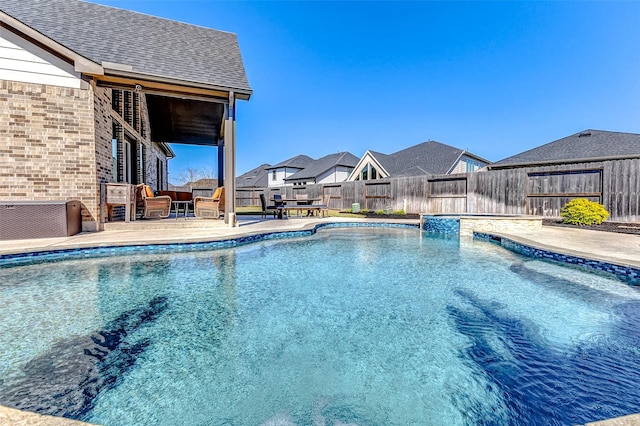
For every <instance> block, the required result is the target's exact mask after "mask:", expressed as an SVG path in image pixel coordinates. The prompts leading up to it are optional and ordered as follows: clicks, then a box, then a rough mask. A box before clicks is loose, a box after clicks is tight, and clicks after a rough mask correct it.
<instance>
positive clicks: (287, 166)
mask: <svg viewBox="0 0 640 426" xmlns="http://www.w3.org/2000/svg"><path fill="white" fill-rule="evenodd" d="M313 161H314V160H313V158H311V157H307V156H306V155H297V156H295V157H292V158H289V159H288V160H284V161H282V162H280V163H278V164H276V165H274V166H270V167H267V168H266V169H265V170H267V171H268V172H269V187H275V186H284V185H287V183H286V182H285V179H286V178H288V177H290V176H293V175H294V174H296V173H298V172H299V171H300V170H302V169H304V168H305V167H307V166H308V165H309V164H310V163H311V162H313ZM289 185H290V184H289Z"/></svg>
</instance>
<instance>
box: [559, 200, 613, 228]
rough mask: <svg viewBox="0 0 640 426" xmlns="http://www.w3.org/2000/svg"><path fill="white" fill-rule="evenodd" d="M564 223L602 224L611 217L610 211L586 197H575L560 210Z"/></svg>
mask: <svg viewBox="0 0 640 426" xmlns="http://www.w3.org/2000/svg"><path fill="white" fill-rule="evenodd" d="M560 217H562V222H563V223H569V224H571V225H579V226H590V225H600V224H601V223H602V222H604V221H605V220H606V219H607V218H608V217H609V212H608V211H607V210H606V209H605V208H604V206H603V205H602V204H599V203H596V202H593V201H589V200H587V199H586V198H574V199H573V200H571V201H569V202H568V203H567V204H565V206H564V207H563V208H562V210H560Z"/></svg>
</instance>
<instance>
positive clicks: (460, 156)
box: [447, 150, 466, 175]
mask: <svg viewBox="0 0 640 426" xmlns="http://www.w3.org/2000/svg"><path fill="white" fill-rule="evenodd" d="M465 152H466V151H465V150H462V151H460V154H459V155H458V158H456V160H455V161H454V162H453V164H452V165H451V167H449V170H447V174H448V175H450V174H451V172H452V171H453V170H454V169H455V168H456V166H457V165H458V162H459V161H460V159H461V158H462V156H463V155H464V153H465Z"/></svg>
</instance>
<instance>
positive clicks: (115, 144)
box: [111, 135, 118, 182]
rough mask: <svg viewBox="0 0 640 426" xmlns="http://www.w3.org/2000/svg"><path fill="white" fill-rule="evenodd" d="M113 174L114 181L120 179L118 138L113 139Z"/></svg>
mask: <svg viewBox="0 0 640 426" xmlns="http://www.w3.org/2000/svg"><path fill="white" fill-rule="evenodd" d="M111 176H113V181H114V182H117V181H118V138H116V137H115V135H114V138H113V139H111Z"/></svg>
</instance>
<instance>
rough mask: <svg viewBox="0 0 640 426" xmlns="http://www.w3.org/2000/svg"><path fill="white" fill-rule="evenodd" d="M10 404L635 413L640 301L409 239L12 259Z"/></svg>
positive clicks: (537, 264) (472, 251)
mask: <svg viewBox="0 0 640 426" xmlns="http://www.w3.org/2000/svg"><path fill="white" fill-rule="evenodd" d="M0 306H2V307H3V308H2V309H1V310H0V327H1V330H0V331H1V332H0V405H6V406H12V407H17V408H22V409H27V410H31V411H37V412H40V413H43V414H53V415H61V416H66V417H72V418H76V419H81V420H85V421H90V422H93V423H98V424H103V425H145V424H149V425H151V424H153V425H176V424H189V425H260V424H263V425H413V424H420V425H485V424H486V425H496V424H498V425H502V424H513V425H532V424H541V425H542V424H544V425H546V424H560V425H571V424H578V423H584V422H587V421H592V420H597V419H603V418H609V417H614V416H620V415H624V414H630V413H634V412H640V386H638V385H637V384H638V383H640V291H639V289H638V288H637V287H632V286H629V285H627V284H624V283H622V282H619V281H617V280H614V279H611V278H608V277H603V276H599V275H594V274H590V273H586V272H583V271H580V270H576V269H569V268H565V267H562V266H558V265H555V264H550V263H544V262H542V261H538V260H533V259H528V258H524V257H521V256H519V255H516V254H513V253H511V252H508V251H505V250H504V249H502V248H501V247H499V246H496V245H493V244H489V243H486V242H479V241H465V240H463V241H458V240H457V239H446V238H435V237H422V238H421V237H420V235H419V231H418V230H415V229H364V230H362V229H327V230H321V231H319V232H318V233H317V234H316V235H314V236H311V237H304V238H293V239H288V240H281V241H266V242H259V243H255V244H251V245H246V246H242V247H238V248H234V249H221V250H215V251H207V252H192V253H175V254H165V253H163V254H144V255H127V256H121V257H117V256H116V257H110V258H100V259H88V260H86V259H85V260H70V261H65V262H59V263H41V264H32V265H22V266H14V267H5V268H0Z"/></svg>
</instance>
